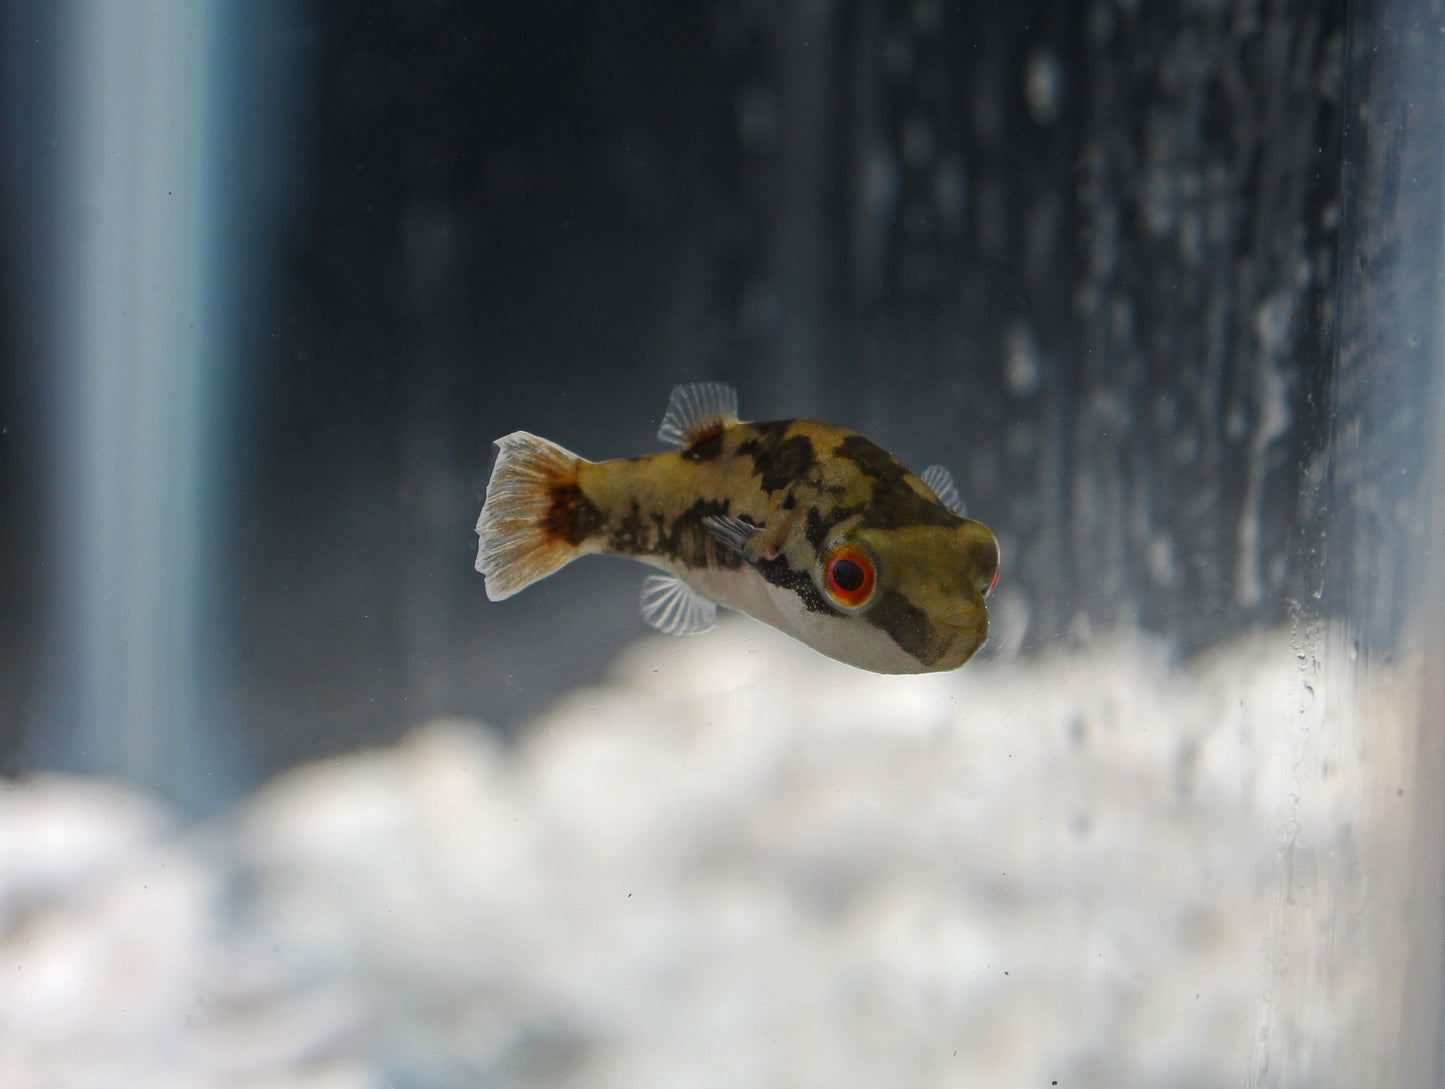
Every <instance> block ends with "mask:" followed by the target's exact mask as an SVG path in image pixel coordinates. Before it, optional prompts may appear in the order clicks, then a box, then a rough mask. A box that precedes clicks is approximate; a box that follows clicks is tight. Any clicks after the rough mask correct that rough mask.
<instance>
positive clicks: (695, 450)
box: [682, 427, 723, 461]
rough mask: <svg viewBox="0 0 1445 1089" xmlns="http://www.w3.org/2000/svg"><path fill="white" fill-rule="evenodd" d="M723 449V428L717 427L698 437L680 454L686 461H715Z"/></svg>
mask: <svg viewBox="0 0 1445 1089" xmlns="http://www.w3.org/2000/svg"><path fill="white" fill-rule="evenodd" d="M722 451H723V429H722V428H721V427H719V428H718V429H717V430H716V431H713V432H712V433H711V434H708V435H706V436H704V437H703V438H701V439H698V440H697V442H695V443H693V444H692V445H691V446H689V447H688V448H687V449H686V450H684V451H683V452H682V456H683V458H684V460H686V461H716V460H717V459H718V457H720V456H721V455H722Z"/></svg>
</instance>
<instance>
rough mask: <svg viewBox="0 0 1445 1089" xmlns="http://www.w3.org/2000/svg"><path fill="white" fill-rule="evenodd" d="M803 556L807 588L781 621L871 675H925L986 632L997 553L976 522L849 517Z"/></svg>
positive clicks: (964, 653)
mask: <svg viewBox="0 0 1445 1089" xmlns="http://www.w3.org/2000/svg"><path fill="white" fill-rule="evenodd" d="M798 551H801V549H799V550H797V551H795V552H794V556H795V557H796V559H795V560H794V562H795V563H797V562H798V561H800V560H803V559H804V557H803V556H801V555H798ZM807 554H808V561H809V565H810V568H811V569H810V571H809V575H810V579H811V584H812V589H813V591H814V594H813V595H804V597H805V604H806V605H807V615H798V616H796V618H795V621H796V622H795V623H794V624H792V625H789V627H790V628H791V630H792V631H793V634H795V635H796V636H798V638H800V639H802V640H803V641H804V642H806V643H808V644H810V645H811V646H813V647H814V648H815V649H817V650H820V651H822V652H823V653H825V654H828V655H829V656H830V657H833V658H837V659H838V660H840V661H843V662H847V663H848V664H850V665H854V666H858V667H859V668H862V669H868V670H872V671H873V672H877V673H934V672H941V671H944V670H950V669H957V668H958V667H959V666H961V665H963V664H964V663H965V662H967V661H968V660H969V658H971V657H973V655H974V652H975V651H977V650H978V648H979V647H981V646H982V645H983V643H984V640H985V639H986V638H987V637H988V610H987V607H986V606H985V604H984V598H985V596H986V595H987V594H988V592H989V590H991V589H992V588H993V584H994V582H995V581H996V580H997V577H998V565H999V552H998V541H997V540H996V539H995V538H994V535H993V534H992V533H991V532H990V531H989V530H988V528H987V527H986V526H984V525H983V524H982V523H980V522H975V521H973V520H972V519H968V518H961V517H956V516H950V517H949V518H948V519H942V518H939V519H936V520H934V521H933V522H931V523H930V524H921V525H920V524H914V525H907V526H902V527H890V528H883V527H878V526H869V525H867V524H866V523H865V522H864V521H863V520H862V519H860V518H853V519H848V520H846V521H844V522H841V523H839V524H838V525H836V526H834V527H833V528H832V530H831V532H829V533H828V535H827V536H826V537H825V538H824V539H823V540H822V541H821V543H820V545H819V546H818V547H816V548H810V549H808V550H807ZM799 566H801V564H799Z"/></svg>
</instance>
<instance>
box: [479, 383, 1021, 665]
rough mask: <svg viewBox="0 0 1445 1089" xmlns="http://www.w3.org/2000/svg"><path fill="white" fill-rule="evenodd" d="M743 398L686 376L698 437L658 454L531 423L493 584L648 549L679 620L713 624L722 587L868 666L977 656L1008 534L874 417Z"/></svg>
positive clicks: (680, 438) (499, 498)
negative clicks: (593, 452)
mask: <svg viewBox="0 0 1445 1089" xmlns="http://www.w3.org/2000/svg"><path fill="white" fill-rule="evenodd" d="M732 398H733V395H732V393H731V390H730V389H729V388H728V387H721V386H712V385H700V386H692V387H679V389H678V390H677V391H675V392H674V395H673V403H672V407H671V408H670V410H669V415H668V421H667V422H666V423H665V424H664V431H663V433H664V436H666V437H670V438H672V439H673V440H674V441H677V442H679V443H681V444H682V448H681V449H678V450H672V451H664V452H661V453H656V454H651V455H647V456H644V457H637V458H627V459H621V460H616V461H605V462H597V463H594V462H589V461H586V460H583V459H580V458H577V457H576V456H575V455H571V454H568V453H567V452H566V451H563V450H561V449H560V448H559V447H555V446H553V445H552V444H550V443H545V440H540V439H537V438H536V437H535V436H531V435H526V434H525V433H521V432H519V433H517V434H515V435H511V436H508V437H507V438H505V439H502V440H499V445H500V446H501V447H502V451H503V452H502V454H501V455H499V457H498V465H497V469H496V470H495V471H494V474H493V478H492V482H491V485H490V486H489V488H488V498H487V505H486V507H484V509H483V512H482V517H481V519H480V521H479V522H478V533H479V535H480V538H481V548H480V550H479V554H478V562H477V566H478V568H479V569H480V570H482V571H483V572H484V573H485V574H486V575H487V590H488V594H489V595H490V596H492V597H493V598H502V597H507V596H510V595H511V594H512V593H515V592H516V591H517V590H519V589H521V588H522V587H523V586H525V585H528V584H529V583H530V582H532V581H535V579H537V578H540V577H542V576H543V575H545V574H548V573H550V571H552V570H555V569H556V567H559V566H561V565H562V564H563V563H566V562H569V561H570V560H571V559H573V558H575V557H576V556H579V555H583V554H586V553H609V554H613V555H619V556H630V557H633V558H635V559H638V560H641V561H643V562H644V563H648V564H651V565H652V566H654V567H657V568H659V569H661V570H663V571H666V572H668V574H669V575H670V576H672V578H673V580H674V581H672V582H668V581H665V580H658V581H652V580H649V583H650V589H649V590H648V591H645V598H644V602H645V604H644V614H645V615H649V617H650V620H651V622H653V623H654V624H655V625H656V626H659V627H662V628H664V630H671V631H677V632H689V631H696V630H704V629H705V628H706V627H708V626H710V625H711V620H712V612H711V605H710V603H711V602H718V603H721V604H723V605H728V606H730V607H733V608H736V609H739V610H740V611H742V612H745V613H748V614H750V615H752V616H755V617H757V618H758V619H760V620H763V621H765V622H767V623H770V624H773V625H774V626H776V627H779V628H781V629H782V630H784V631H787V632H789V633H790V634H792V635H795V636H796V637H798V638H800V639H802V640H803V641H804V642H806V643H808V644H810V645H811V646H813V647H815V648H816V649H818V650H820V651H822V652H823V653H825V654H829V655H831V656H833V657H836V658H839V659H840V660H843V661H847V662H850V663H852V664H854V665H858V666H861V667H862V668H867V669H872V670H876V671H880V672H890V673H901V672H923V671H929V670H938V669H950V668H954V667H956V666H958V665H961V664H963V662H964V661H966V660H967V659H968V658H969V657H970V656H971V655H972V654H973V652H974V651H975V650H976V649H977V648H978V646H979V645H981V644H982V643H983V641H984V638H985V637H986V634H987V612H986V610H985V607H984V601H983V598H984V595H985V594H986V593H987V592H988V590H989V589H990V588H991V586H992V583H993V580H994V578H995V576H996V573H997V568H998V546H997V542H996V541H995V540H994V538H993V535H992V534H991V533H990V532H989V531H988V530H987V529H986V528H985V527H984V526H982V525H981V524H980V523H978V522H974V521H971V520H969V519H966V518H963V517H961V516H960V514H958V513H957V512H955V511H954V510H951V509H949V508H948V507H947V506H945V505H944V504H943V503H942V502H940V500H939V498H938V495H937V494H936V493H935V491H934V489H933V488H930V487H929V485H928V484H926V483H924V481H923V479H922V478H920V477H919V476H916V475H914V474H913V473H911V472H910V471H909V470H908V469H907V468H905V467H904V466H903V464H902V463H901V462H899V461H898V460H897V459H896V458H894V457H893V456H892V455H891V454H889V453H888V452H887V451H885V450H884V449H883V448H882V447H880V446H878V445H877V444H876V443H874V442H872V441H870V440H869V439H867V438H864V437H863V436H862V435H859V434H858V433H856V432H854V431H851V430H849V429H847V428H844V427H838V426H835V425H832V424H827V423H821V422H819V421H817V420H808V419H790V420H776V421H771V422H767V423H740V422H738V421H737V419H736V412H735V409H733V408H732V404H733V403H734V402H733V400H732ZM539 461H540V462H542V463H543V464H541V465H540V466H539V465H538V464H537V463H538V462H539ZM517 472H520V473H521V474H522V478H523V479H522V483H521V484H518V482H517V480H515V479H513V478H514V477H515V475H516V473H517ZM930 473H933V474H935V479H936V480H938V481H943V482H945V483H946V487H947V489H948V491H950V492H952V484H951V481H948V477H947V474H946V473H945V472H943V471H942V470H941V469H933V470H930ZM499 475H500V476H501V479H500V480H499ZM940 490H942V486H941V487H940ZM648 593H650V594H652V597H653V601H654V604H655V607H654V608H653V609H652V611H651V613H649V607H648V605H647V604H646V602H647V597H646V594H648ZM657 602H663V603H664V604H665V605H666V606H667V608H666V609H664V608H662V606H661V605H657V604H656V603H657ZM659 620H661V622H659Z"/></svg>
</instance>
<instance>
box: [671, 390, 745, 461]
mask: <svg viewBox="0 0 1445 1089" xmlns="http://www.w3.org/2000/svg"><path fill="white" fill-rule="evenodd" d="M737 422H738V391H737V389H736V388H735V387H733V386H730V385H728V384H727V383H726V382H692V383H690V384H688V385H684V386H674V387H673V389H672V397H671V398H669V399H668V402H667V414H666V415H665V416H663V417H662V426H661V427H659V428H658V429H657V439H658V441H659V442H666V443H670V444H672V445H673V446H681V447H682V448H683V449H686V448H687V447H689V446H692V445H693V444H694V443H697V442H701V441H702V440H703V439H706V438H711V437H712V436H713V435H716V434H717V433H718V432H719V431H721V430H722V429H723V428H725V427H728V426H730V425H732V424H735V423H737Z"/></svg>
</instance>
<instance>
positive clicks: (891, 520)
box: [834, 435, 960, 529]
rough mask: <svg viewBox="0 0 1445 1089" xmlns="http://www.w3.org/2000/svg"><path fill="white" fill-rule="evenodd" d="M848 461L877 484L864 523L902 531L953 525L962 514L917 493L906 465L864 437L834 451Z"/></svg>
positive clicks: (848, 440)
mask: <svg viewBox="0 0 1445 1089" xmlns="http://www.w3.org/2000/svg"><path fill="white" fill-rule="evenodd" d="M834 454H835V455H836V456H837V457H841V458H846V459H848V460H849V461H851V462H853V464H854V465H856V466H857V467H858V471H859V472H860V473H861V474H862V475H863V476H864V477H866V478H867V479H868V480H870V481H872V483H873V495H872V497H871V498H870V499H869V501H868V504H867V506H866V507H864V509H863V524H864V525H865V526H872V527H876V528H878V529H902V528H903V527H905V526H952V525H957V524H958V522H959V521H960V519H959V517H958V515H956V514H954V513H953V511H951V510H949V509H948V508H947V507H945V506H944V505H943V504H942V503H940V502H938V500H936V499H929V498H926V497H924V496H922V495H919V494H918V492H916V491H914V490H913V488H912V487H911V486H910V485H909V483H908V480H907V478H908V476H909V475H910V474H909V472H908V469H907V468H906V467H905V466H904V464H903V462H901V461H899V460H898V459H897V458H895V457H894V456H893V455H892V454H890V453H889V452H888V451H887V450H885V449H883V447H881V446H879V445H878V444H877V443H876V442H874V441H873V440H871V439H865V438H864V437H863V436H862V435H849V436H848V437H847V438H845V439H844V440H843V441H842V442H840V443H839V444H838V446H837V448H836V449H835V450H834Z"/></svg>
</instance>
